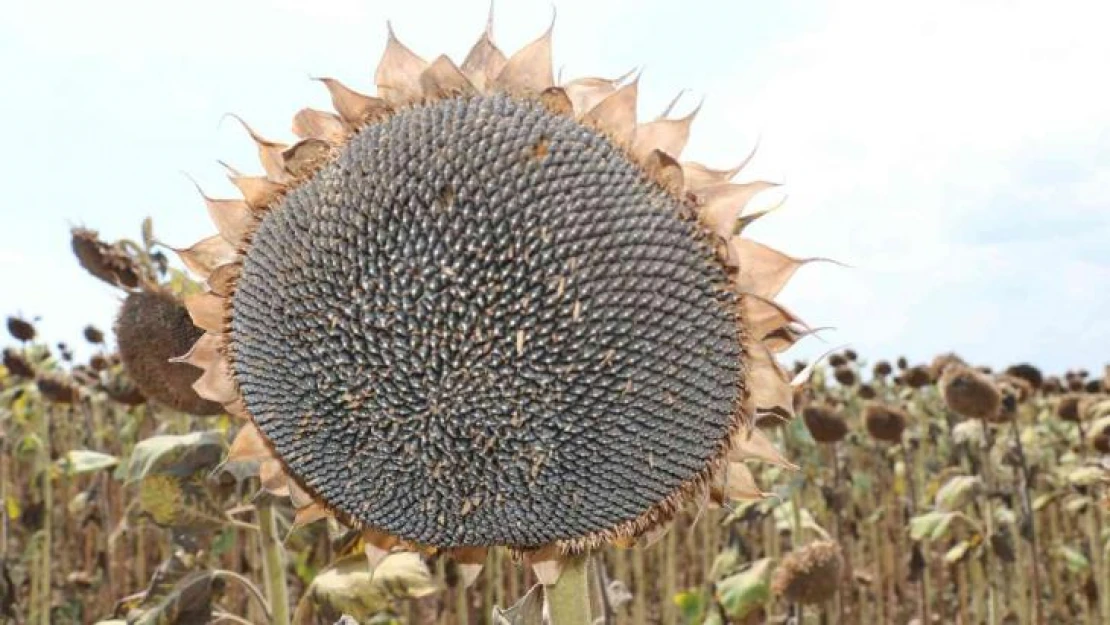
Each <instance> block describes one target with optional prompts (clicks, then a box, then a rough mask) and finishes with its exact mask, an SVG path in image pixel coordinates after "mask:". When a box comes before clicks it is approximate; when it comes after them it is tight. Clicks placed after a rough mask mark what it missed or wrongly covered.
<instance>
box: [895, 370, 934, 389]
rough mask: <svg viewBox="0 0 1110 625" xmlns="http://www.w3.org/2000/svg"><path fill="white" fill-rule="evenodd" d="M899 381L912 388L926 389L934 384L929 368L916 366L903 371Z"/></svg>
mask: <svg viewBox="0 0 1110 625" xmlns="http://www.w3.org/2000/svg"><path fill="white" fill-rule="evenodd" d="M899 380H901V382H902V384H905V385H906V386H908V387H910V388H924V387H926V386H929V385H930V384H932V383H933V376H932V375H931V374H930V373H929V368H928V367H926V366H924V365H916V366H913V367H909V368H907V369H903V370H902V374H901V375H900V376H899Z"/></svg>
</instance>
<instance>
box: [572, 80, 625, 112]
mask: <svg viewBox="0 0 1110 625" xmlns="http://www.w3.org/2000/svg"><path fill="white" fill-rule="evenodd" d="M630 74H631V72H629V73H628V74H625V75H624V76H621V77H619V78H597V77H587V78H577V79H575V80H572V81H570V82H568V83H567V84H565V85H563V90H564V91H566V94H567V97H568V98H570V103H571V105H573V106H574V111H575V113H577V114H578V115H579V116H582V115H585V114H586V113H588V112H590V111H591V110H593V109H594V108H595V107H596V106H597V105H598V104H601V101H602V100H604V99H605V98H608V97H609V96H611V95H613V92H615V91H616V90H617V87H619V86H620V84H621V83H622V82H624V81H625V79H626V78H628V76H629V75H630Z"/></svg>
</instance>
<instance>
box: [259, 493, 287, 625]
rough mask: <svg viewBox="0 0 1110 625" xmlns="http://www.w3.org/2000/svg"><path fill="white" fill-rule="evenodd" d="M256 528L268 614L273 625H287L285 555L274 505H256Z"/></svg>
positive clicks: (262, 502) (263, 503) (264, 503)
mask: <svg viewBox="0 0 1110 625" xmlns="http://www.w3.org/2000/svg"><path fill="white" fill-rule="evenodd" d="M258 526H259V529H260V533H259V535H260V538H261V539H262V570H263V574H264V575H265V578H266V591H267V594H268V595H269V597H270V614H271V615H272V619H271V620H270V622H271V623H272V624H273V625H289V591H288V590H287V589H286V586H285V561H284V557H285V554H284V553H283V551H282V547H281V541H280V540H278V535H277V532H278V529H277V522H276V519H275V518H274V504H273V502H271V501H261V502H259V504H258Z"/></svg>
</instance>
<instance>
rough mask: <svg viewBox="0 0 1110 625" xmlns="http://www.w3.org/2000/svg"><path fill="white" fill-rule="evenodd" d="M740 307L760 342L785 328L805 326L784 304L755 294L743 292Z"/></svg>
mask: <svg viewBox="0 0 1110 625" xmlns="http://www.w3.org/2000/svg"><path fill="white" fill-rule="evenodd" d="M740 307H741V310H742V312H743V317H744V321H745V323H746V324H747V326H748V329H749V330H750V331H751V333H752V335H753V336H754V337H756V338H757V339H759V340H763V339H765V338H766V337H767V336H769V335H771V334H772V333H774V332H776V331H778V330H779V329H780V328H782V327H783V326H788V325H791V324H801V325H803V326H804V325H805V324H804V323H803V322H802V320H801V319H799V318H798V317H797V316H796V315H795V314H794V313H792V312H790V310H788V309H787V308H786V307H785V306H783V305H782V304H779V303H778V302H776V301H774V300H771V299H768V298H765V297H762V296H760V295H756V294H755V293H748V292H741V294H740Z"/></svg>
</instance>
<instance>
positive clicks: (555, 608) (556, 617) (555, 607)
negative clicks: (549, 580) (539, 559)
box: [544, 554, 592, 625]
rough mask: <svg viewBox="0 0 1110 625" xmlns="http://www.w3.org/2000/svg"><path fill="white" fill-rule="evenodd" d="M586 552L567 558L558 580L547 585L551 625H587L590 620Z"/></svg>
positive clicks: (587, 557)
mask: <svg viewBox="0 0 1110 625" xmlns="http://www.w3.org/2000/svg"><path fill="white" fill-rule="evenodd" d="M589 562H590V557H589V555H588V554H583V555H578V556H574V557H571V558H568V559H567V560H566V562H565V563H564V565H563V572H562V574H561V575H559V581H557V582H555V584H554V585H552V586H547V587H545V588H544V591H545V592H546V595H547V607H548V610H549V611H550V613H551V625H588V624H589V623H591V622H592V621H591V620H590V593H589V591H590V587H589V581H588V580H589V570H590V567H589Z"/></svg>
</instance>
